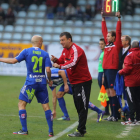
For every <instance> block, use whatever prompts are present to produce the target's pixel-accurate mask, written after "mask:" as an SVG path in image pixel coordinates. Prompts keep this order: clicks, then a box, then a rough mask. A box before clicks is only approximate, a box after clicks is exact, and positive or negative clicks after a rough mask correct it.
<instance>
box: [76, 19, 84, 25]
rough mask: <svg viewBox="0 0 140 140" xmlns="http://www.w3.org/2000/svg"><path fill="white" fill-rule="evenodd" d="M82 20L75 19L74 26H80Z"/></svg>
mask: <svg viewBox="0 0 140 140" xmlns="http://www.w3.org/2000/svg"><path fill="white" fill-rule="evenodd" d="M82 25H83V22H82V21H81V20H77V21H75V26H82Z"/></svg>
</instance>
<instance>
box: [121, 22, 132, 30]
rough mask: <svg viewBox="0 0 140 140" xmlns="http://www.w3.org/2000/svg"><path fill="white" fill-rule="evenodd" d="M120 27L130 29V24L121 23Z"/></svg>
mask: <svg viewBox="0 0 140 140" xmlns="http://www.w3.org/2000/svg"><path fill="white" fill-rule="evenodd" d="M122 27H123V28H128V29H132V23H129V22H125V23H123V25H122Z"/></svg>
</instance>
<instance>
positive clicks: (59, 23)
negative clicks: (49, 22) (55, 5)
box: [55, 20, 64, 26]
mask: <svg viewBox="0 0 140 140" xmlns="http://www.w3.org/2000/svg"><path fill="white" fill-rule="evenodd" d="M63 24H64V20H56V21H55V25H56V26H58V25H59V26H62V25H63Z"/></svg>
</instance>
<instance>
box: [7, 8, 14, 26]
mask: <svg viewBox="0 0 140 140" xmlns="http://www.w3.org/2000/svg"><path fill="white" fill-rule="evenodd" d="M14 22H15V15H14V12H13V10H12V8H8V11H7V14H6V23H7V24H8V25H9V24H10V25H13V24H14Z"/></svg>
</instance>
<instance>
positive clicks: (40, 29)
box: [34, 27, 43, 33]
mask: <svg viewBox="0 0 140 140" xmlns="http://www.w3.org/2000/svg"><path fill="white" fill-rule="evenodd" d="M34 32H35V33H42V32H43V28H42V27H35V28H34Z"/></svg>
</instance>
